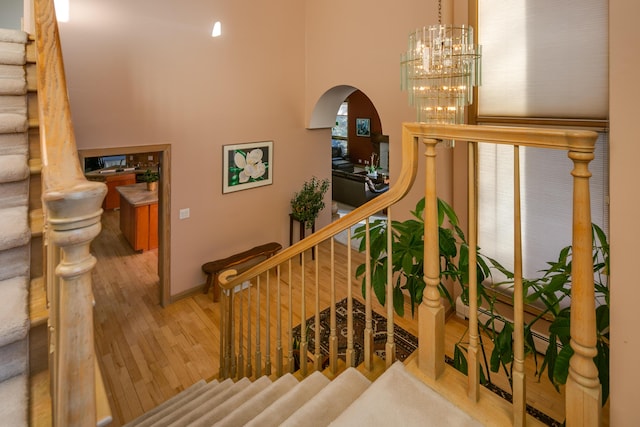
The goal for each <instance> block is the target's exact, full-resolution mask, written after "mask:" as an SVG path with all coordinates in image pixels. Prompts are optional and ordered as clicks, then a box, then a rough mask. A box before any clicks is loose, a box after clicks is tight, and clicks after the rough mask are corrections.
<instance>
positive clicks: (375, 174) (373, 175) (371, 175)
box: [367, 171, 378, 179]
mask: <svg viewBox="0 0 640 427" xmlns="http://www.w3.org/2000/svg"><path fill="white" fill-rule="evenodd" d="M367 176H368V177H369V178H373V179H376V178H378V172H377V171H376V172H367Z"/></svg>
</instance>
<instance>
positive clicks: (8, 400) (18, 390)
mask: <svg viewBox="0 0 640 427" xmlns="http://www.w3.org/2000/svg"><path fill="white" fill-rule="evenodd" d="M27 384H28V379H27V375H26V374H23V375H18V376H15V377H13V378H10V379H8V380H5V381H2V382H0V401H1V402H2V405H0V420H2V421H1V422H2V425H7V426H13V427H21V426H25V427H26V426H27V425H28V412H27V411H28V405H27V403H28V402H29V395H28V389H27Z"/></svg>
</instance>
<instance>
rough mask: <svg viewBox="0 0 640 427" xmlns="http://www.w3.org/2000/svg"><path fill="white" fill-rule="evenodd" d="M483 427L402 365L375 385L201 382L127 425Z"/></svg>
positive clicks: (346, 375)
mask: <svg viewBox="0 0 640 427" xmlns="http://www.w3.org/2000/svg"><path fill="white" fill-rule="evenodd" d="M301 425H304V426H306V427H320V426H327V425H332V426H333V425H335V426H345V427H347V426H354V425H370V426H374V425H380V426H390V425H402V426H416V427H417V426H480V425H482V424H481V423H479V422H478V421H476V420H474V419H473V418H471V417H470V416H469V415H467V414H466V413H464V412H463V411H462V410H460V409H458V408H457V407H455V406H454V405H453V404H451V403H450V402H448V401H447V400H446V399H444V398H443V397H442V396H440V395H439V394H437V393H436V392H434V391H433V390H432V389H431V388H429V387H428V386H427V385H425V384H424V383H422V382H421V381H420V380H418V379H416V377H415V376H414V375H412V374H411V373H409V372H408V371H407V369H406V368H405V365H404V364H403V363H402V362H395V363H394V364H393V365H392V366H391V367H390V368H389V369H387V370H386V371H385V372H384V373H383V374H382V375H381V376H380V377H379V378H378V379H377V380H375V381H374V382H371V381H370V380H369V379H367V377H365V376H364V375H363V374H362V373H361V372H360V371H359V370H357V369H356V368H348V369H346V370H345V371H344V372H342V373H341V374H340V375H338V377H337V378H336V379H334V380H333V381H330V380H329V379H328V378H327V377H326V376H325V375H323V374H322V373H321V372H319V371H314V372H313V373H312V374H310V375H309V376H307V377H306V378H304V379H303V380H302V381H299V380H298V379H297V378H296V376H294V375H292V374H285V375H283V376H282V377H280V378H278V379H277V380H275V381H272V380H271V379H270V378H269V377H267V376H263V377H260V378H259V379H258V380H256V381H254V382H251V381H249V379H247V378H246V377H245V378H243V379H241V380H239V381H237V382H235V383H234V382H233V381H232V380H231V379H226V380H224V381H222V382H219V381H218V380H214V381H211V382H209V383H205V382H204V381H200V382H198V383H196V384H194V385H193V386H191V387H190V388H188V389H186V390H184V391H183V392H182V393H180V394H178V395H176V396H174V397H173V398H172V399H170V400H168V401H167V402H165V403H164V404H162V405H160V406H159V407H157V408H156V409H154V410H152V411H150V412H147V413H146V414H144V415H142V416H140V417H139V418H138V419H136V420H133V421H131V422H130V423H128V424H126V427H134V426H135V427H142V426H146V427H150V426H156V427H158V426H163V427H164V426H176V427H177V426H189V427H196V426H202V427H204V426H226V427H231V426H256V427H257V426H260V427H269V426H288V427H293V426H301Z"/></svg>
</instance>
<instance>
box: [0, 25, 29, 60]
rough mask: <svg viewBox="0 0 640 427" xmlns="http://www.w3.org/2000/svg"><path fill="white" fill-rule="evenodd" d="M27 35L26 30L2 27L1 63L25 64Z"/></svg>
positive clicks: (0, 29) (0, 33) (0, 30)
mask: <svg viewBox="0 0 640 427" xmlns="http://www.w3.org/2000/svg"><path fill="white" fill-rule="evenodd" d="M27 37H28V34H27V33H26V32H24V31H20V30H10V29H4V28H0V64H8V65H24V64H25V63H26V60H27V54H26V49H25V45H26V43H27Z"/></svg>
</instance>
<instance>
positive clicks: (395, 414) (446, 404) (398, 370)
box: [331, 362, 482, 427]
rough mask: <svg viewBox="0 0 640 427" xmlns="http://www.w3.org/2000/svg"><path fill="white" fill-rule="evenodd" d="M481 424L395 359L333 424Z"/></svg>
mask: <svg viewBox="0 0 640 427" xmlns="http://www.w3.org/2000/svg"><path fill="white" fill-rule="evenodd" d="M354 421H357V423H358V424H360V425H367V424H369V425H374V424H375V425H402V426H416V427H417V426H429V425H432V426H443V425H457V426H481V425H482V424H481V423H480V422H478V421H477V420H475V419H473V418H471V416H470V415H469V414H467V413H465V412H464V411H462V410H461V409H460V408H458V407H457V406H455V405H454V404H453V403H451V402H450V401H448V400H447V399H446V398H444V397H443V396H441V395H440V394H438V393H437V392H436V391H434V390H433V389H432V388H431V387H429V386H428V385H426V384H424V383H423V382H422V381H420V380H419V379H417V378H416V377H415V376H413V375H412V374H411V373H409V372H408V371H407V370H406V368H405V366H404V364H403V363H402V362H395V363H394V364H393V365H392V366H391V367H390V368H389V369H387V370H386V372H385V373H384V374H382V375H381V376H380V377H379V378H378V379H377V380H376V381H375V382H374V383H373V384H372V385H371V386H370V387H369V388H367V389H366V390H365V391H364V393H362V395H361V396H360V397H359V398H358V399H357V400H356V401H355V402H353V403H352V404H351V405H350V406H349V407H348V408H347V409H346V410H345V411H344V412H342V414H340V415H339V416H338V417H337V418H336V419H335V420H334V421H333V422H332V423H331V425H332V426H352V425H354Z"/></svg>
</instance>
